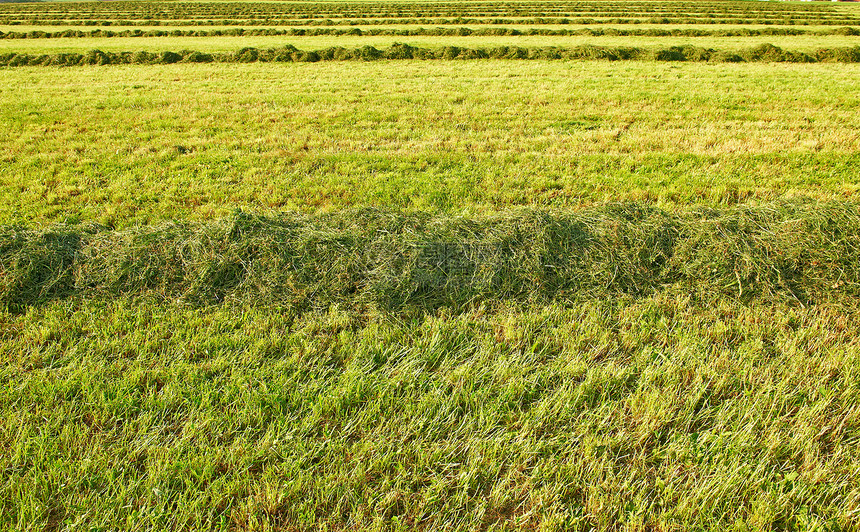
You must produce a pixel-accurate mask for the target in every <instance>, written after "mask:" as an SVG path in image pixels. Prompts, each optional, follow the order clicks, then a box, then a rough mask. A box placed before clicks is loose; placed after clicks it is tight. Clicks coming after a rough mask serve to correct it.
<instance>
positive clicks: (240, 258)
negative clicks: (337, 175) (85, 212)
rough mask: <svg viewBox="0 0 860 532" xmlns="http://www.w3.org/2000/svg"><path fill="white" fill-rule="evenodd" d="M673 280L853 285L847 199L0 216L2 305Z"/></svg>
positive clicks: (584, 293) (571, 288) (368, 295)
mask: <svg viewBox="0 0 860 532" xmlns="http://www.w3.org/2000/svg"><path fill="white" fill-rule="evenodd" d="M665 291H671V292H677V293H678V294H685V295H690V296H691V297H693V298H697V299H701V300H704V301H707V300H709V298H711V299H712V298H716V297H729V298H737V299H740V300H781V301H788V302H795V303H796V304H802V305H807V304H816V303H826V302H840V301H849V302H850V301H856V298H857V297H860V206H858V205H855V204H852V203H826V204H801V203H781V204H775V205H767V206H760V207H737V208H731V209H726V210H724V211H715V210H691V211H687V212H681V213H669V212H666V211H662V210H659V209H656V208H652V207H648V206H643V205H636V204H622V205H616V206H608V207H604V208H596V209H592V210H587V211H583V212H576V213H559V214H552V213H547V212H542V211H535V210H524V211H517V212H514V213H507V214H500V215H496V216H492V217H484V218H476V219H467V218H461V217H447V216H430V215H426V214H397V213H389V212H381V211H376V210H360V211H348V212H341V213H336V214H327V215H315V216H305V215H297V214H283V215H278V216H271V217H267V216H258V215H251V214H245V213H241V212H237V213H235V214H233V215H231V216H228V217H225V218H223V219H219V220H215V221H212V222H205V223H193V224H192V223H186V224H179V223H169V224H165V225H160V226H154V227H140V228H134V229H129V230H119V231H117V230H110V229H106V228H99V227H94V226H68V225H63V226H55V227H52V228H49V229H43V230H34V229H26V228H16V227H3V228H0V308H3V309H6V310H10V311H21V310H23V309H25V308H27V307H28V306H32V305H36V304H40V303H43V302H46V301H50V300H56V299H63V298H69V297H83V298H100V297H118V296H122V297H137V296H146V297H155V298H156V299H162V300H174V301H175V300H180V301H185V302H188V303H191V304H211V303H219V302H223V301H226V300H231V301H239V302H244V303H249V304H255V303H265V304H270V303H274V304H285V305H290V306H293V307H295V308H297V309H313V308H323V307H327V306H329V305H347V306H357V307H361V308H378V309H387V310H395V311H396V310H398V309H404V308H407V307H418V308H438V307H440V306H462V305H469V304H471V303H474V302H479V301H488V300H491V301H509V300H513V301H573V300H581V299H584V298H595V297H615V296H631V297H640V296H648V295H652V294H654V293H656V292H665Z"/></svg>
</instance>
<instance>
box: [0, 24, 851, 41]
mask: <svg viewBox="0 0 860 532" xmlns="http://www.w3.org/2000/svg"><path fill="white" fill-rule="evenodd" d="M765 35H767V36H773V35H780V36H792V35H794V36H796V35H819V36H823V35H844V36H854V35H860V28H857V27H853V26H843V27H838V28H830V29H826V30H810V29H803V28H782V27H781V28H733V29H720V30H703V29H699V28H668V29H663V28H629V29H628V28H601V27H594V28H579V29H551V28H522V29H518V28H499V27H487V28H470V27H466V26H462V27H459V28H367V29H361V28H357V27H354V28H336V27H335V28H230V29H216V30H200V29H195V30H180V29H175V30H170V29H157V30H152V29H149V30H141V29H134V30H105V29H94V30H73V29H65V30H56V31H42V30H30V31H8V32H3V31H0V39H69V38H94V39H103V38H111V37H122V38H127V37H261V36H269V37H277V36H289V37H318V36H350V37H353V36H355V37H360V36H370V37H376V36H393V37H417V36H428V37H431V36H433V37H467V36H474V37H501V36H509V37H510V36H546V37H575V36H591V37H602V36H612V37H756V36H765Z"/></svg>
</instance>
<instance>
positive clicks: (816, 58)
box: [0, 43, 860, 67]
mask: <svg viewBox="0 0 860 532" xmlns="http://www.w3.org/2000/svg"><path fill="white" fill-rule="evenodd" d="M386 59H396V60H404V59H421V60H433V59H444V60H452V59H460V60H469V59H524V60H528V59H532V60H536V59H543V60H580V59H592V60H594V59H602V60H608V61H631V60H640V61H641V60H644V61H696V62H716V63H725V62H792V63H816V62H829V63H858V62H860V46H854V47H845V48H822V49H819V50H817V51H816V52H814V53H806V52H798V51H790V50H783V49H782V48H779V47H777V46H774V45H772V44H762V45H760V46H756V47H754V48H749V49H747V50H740V51H725V50H722V51H721V50H715V49H712V48H701V47H698V46H671V47H668V48H638V47H609V46H591V45H584V46H577V47H574V48H559V47H553V46H550V47H540V48H523V47H519V46H498V47H495V48H464V47H459V46H444V47H439V48H420V47H416V46H410V45H408V44H400V43H394V44H393V45H392V46H390V47H389V48H386V49H384V50H380V49H377V48H375V47H373V46H363V47H361V48H354V49H347V48H342V47H331V48H326V49H323V50H316V51H303V50H299V49H298V48H296V47H295V46H284V47H283V48H270V49H258V48H242V49H241V50H238V51H236V52H213V53H206V52H199V51H191V50H182V51H179V52H171V51H165V52H161V53H154V52H104V51H101V50H90V51H89V52H86V53H82V54H81V53H61V54H41V55H36V54H19V53H14V52H12V53H6V54H0V66H9V67H16V66H79V65H117V64H146V65H152V64H174V63H257V62H264V63H272V62H275V63H291V62H317V61H350V60H359V61H378V60H386Z"/></svg>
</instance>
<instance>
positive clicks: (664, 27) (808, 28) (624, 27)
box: [0, 23, 841, 33]
mask: <svg viewBox="0 0 860 532" xmlns="http://www.w3.org/2000/svg"><path fill="white" fill-rule="evenodd" d="M840 27H841V26H821V25H804V26H786V25H780V24H720V25H718V26H715V25H714V24H636V25H633V26H631V25H630V24H600V25H593V24H517V25H513V26H506V25H496V24H494V25H487V24H426V23H424V24H381V25H360V26H357V25H353V26H350V25H298V26H288V27H285V26H275V25H265V24H264V25H259V26H257V25H254V26H241V25H240V26H236V25H230V26H223V25H221V26H219V25H212V26H208V25H207V26H193V25H186V26H182V25H179V26H151V25H150V26H147V25H146V24H142V25H139V26H137V25H136V26H121V25H111V26H86V27H81V26H69V25H31V24H20V25H19V24H16V25H8V24H0V31H2V32H3V33H9V32H18V33H27V32H31V31H44V32H58V31H65V30H73V31H82V32H89V31H94V30H102V31H113V32H121V31H136V30H140V31H143V32H147V31H167V32H170V31H174V30H179V31H206V32H212V31H235V30H237V29H245V30H248V31H258V30H266V29H271V30H281V31H289V30H292V29H296V30H300V29H304V30H320V29H326V28H330V29H333V30H339V31H348V30H350V29H359V30H361V31H362V32H371V31H374V30H417V29H420V28H424V29H432V28H448V29H458V28H469V29H472V30H505V29H511V30H516V31H520V32H527V31H529V30H532V29H544V30H567V31H578V30H585V29H589V28H591V29H594V30H601V31H608V30H619V31H640V30H644V31H648V30H660V31H673V30H691V31H709V32H721V31H737V30H744V29H748V30H753V31H770V30H781V29H782V30H791V31H801V32H806V33H816V32H824V33H829V32H832V31H834V30H836V29H838V28H840Z"/></svg>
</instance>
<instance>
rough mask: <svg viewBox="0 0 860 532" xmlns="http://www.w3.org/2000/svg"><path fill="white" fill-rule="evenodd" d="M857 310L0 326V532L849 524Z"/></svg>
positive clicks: (259, 313)
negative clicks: (29, 531) (1, 359)
mask: <svg viewBox="0 0 860 532" xmlns="http://www.w3.org/2000/svg"><path fill="white" fill-rule="evenodd" d="M858 323H860V316H858V315H857V312H856V310H837V309H829V308H826V307H823V308H822V307H816V308H807V309H801V308H798V307H792V306H761V305H755V306H751V307H745V306H742V305H737V304H734V303H730V302H724V303H719V304H717V305H715V306H713V307H710V308H702V307H697V306H695V305H690V304H689V303H687V302H685V301H683V300H676V299H668V300H667V299H659V298H658V299H648V300H644V301H639V302H605V301H604V302H601V301H592V302H587V303H583V304H581V305H576V306H573V307H569V308H563V307H558V306H531V307H528V308H521V307H507V308H505V307H503V308H496V309H489V308H485V307H480V306H479V307H477V308H475V309H474V310H472V311H467V312H463V313H452V312H449V311H445V310H442V311H439V312H436V313H432V314H429V315H425V316H420V317H415V318H410V319H397V318H394V317H388V316H385V315H378V316H369V317H368V316H364V315H361V314H355V313H350V312H345V311H339V310H336V309H335V310H332V311H329V312H324V313H321V314H308V315H304V316H295V315H293V314H291V313H289V312H285V311H279V310H278V309H260V308H248V307H234V306H216V307H207V308H202V309H193V308H188V307H185V306H181V305H166V306H153V305H149V304H145V303H141V304H137V305H129V304H128V303H127V302H125V301H117V302H106V303H89V304H80V303H75V302H70V303H58V304H52V305H49V306H47V307H42V308H34V309H31V310H30V311H29V312H27V313H26V314H23V315H14V316H13V315H6V314H0V338H2V342H0V357H2V358H3V360H4V363H3V364H2V365H0V445H2V449H3V452H2V453H0V471H2V472H3V476H2V479H3V482H2V483H0V527H2V528H3V529H5V530H43V529H46V528H49V529H61V530H81V529H125V530H237V529H241V530H321V529H328V530H343V529H352V530H415V529H427V530H439V529H446V528H449V529H452V530H476V531H477V530H496V531H499V530H522V529H524V528H528V529H536V530H544V531H556V530H557V531H569V530H574V531H579V530H582V531H586V530H595V529H597V530H625V531H646V530H672V531H675V530H677V531H682V530H703V531H714V532H716V531H726V530H731V531H749V530H828V529H829V530H856V529H857V528H858V526H860V522H858V519H860V516H858V509H860V492H858V487H857V486H858V485H860V465H859V464H860V454H858V453H860V451H858V449H860V414H858V412H860V410H858V409H857V408H856V405H857V403H858V401H860V394H858V383H860V373H858V368H860V347H859V346H858V343H857V338H858V337H860V329H858V325H857V324H858Z"/></svg>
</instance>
